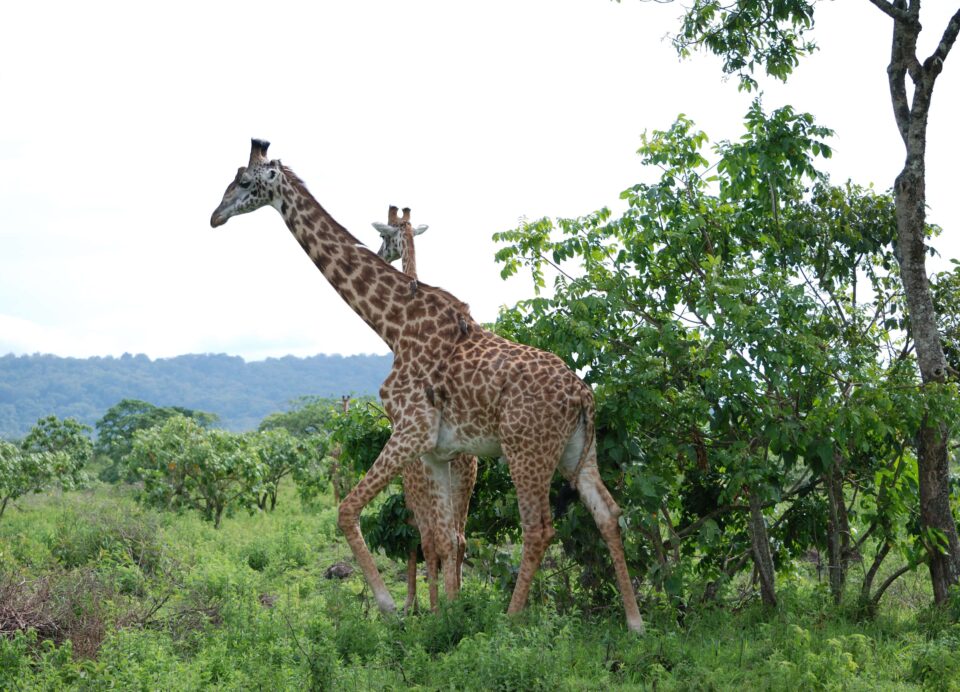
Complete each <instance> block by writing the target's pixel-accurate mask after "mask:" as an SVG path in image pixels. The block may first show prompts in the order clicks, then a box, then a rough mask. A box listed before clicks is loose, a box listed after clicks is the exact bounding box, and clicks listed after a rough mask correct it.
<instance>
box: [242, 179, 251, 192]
mask: <svg viewBox="0 0 960 692" xmlns="http://www.w3.org/2000/svg"><path fill="white" fill-rule="evenodd" d="M250 182H251V181H250V179H249V178H244V179H243V180H241V181H240V183H239V185H240V187H242V188H243V189H244V190H246V189H247V188H248V187H250Z"/></svg>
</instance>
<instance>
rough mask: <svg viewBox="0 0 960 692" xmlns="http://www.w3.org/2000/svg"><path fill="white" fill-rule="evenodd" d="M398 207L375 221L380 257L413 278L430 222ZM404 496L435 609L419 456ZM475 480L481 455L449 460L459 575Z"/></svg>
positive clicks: (413, 562)
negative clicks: (418, 239) (420, 222)
mask: <svg viewBox="0 0 960 692" xmlns="http://www.w3.org/2000/svg"><path fill="white" fill-rule="evenodd" d="M397 211H398V209H397V208H396V207H393V206H392V207H390V208H389V209H388V210H387V223H385V224H383V223H374V224H373V227H374V228H376V229H377V231H378V232H379V233H380V236H381V237H382V238H383V242H382V243H381V245H380V249H379V250H378V251H377V256H378V257H380V258H381V259H383V260H384V261H385V262H387V263H388V264H392V263H393V262H396V261H397V260H398V259H399V260H400V261H401V266H402V267H403V273H404V274H406V275H407V276H409V277H410V278H411V279H413V280H414V281H418V280H419V277H418V276H417V249H416V245H415V243H414V240H413V238H414V236H417V235H420V234H421V233H423V232H424V231H426V230H427V227H426V226H417V227H416V228H414V226H413V224H412V223H410V208H409V207H404V209H403V216H402V217H401V216H399V215H398V214H397ZM402 482H403V496H404V499H405V500H406V504H407V508H408V509H409V510H410V511H411V512H412V513H413V519H414V521H413V524H414V526H416V527H417V531H419V532H420V547H421V548H422V549H423V561H424V562H425V563H426V566H427V583H428V584H429V589H430V607H431V608H433V609H436V608H437V603H438V593H437V571H438V562H439V561H440V559H439V557H438V556H437V552H436V549H435V547H434V542H435V541H434V534H435V532H436V529H435V527H434V526H433V524H432V521H433V519H432V510H431V508H432V506H433V504H434V502H435V499H434V497H433V491H432V488H431V481H430V478H429V476H428V475H427V462H425V461H423V460H418V461H415V462H411V463H410V464H407V466H406V467H405V468H404V469H403V481H402ZM476 482H477V457H475V456H473V455H470V454H458V455H457V456H455V457H454V458H453V459H451V460H450V490H451V492H452V493H453V497H452V502H453V518H454V523H455V528H456V531H457V564H456V569H457V578H458V580H459V579H460V577H461V575H462V574H463V558H464V554H465V553H466V547H467V540H466V525H467V514H468V512H469V510H470V495H471V494H473V486H474V484H475V483H476ZM416 604H417V549H416V548H414V549H413V550H412V551H410V555H409V556H408V557H407V600H406V603H404V606H403V609H404V611H409V610H410V609H411V608H415V607H416Z"/></svg>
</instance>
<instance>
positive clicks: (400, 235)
mask: <svg viewBox="0 0 960 692" xmlns="http://www.w3.org/2000/svg"><path fill="white" fill-rule="evenodd" d="M373 227H374V228H376V229H377V230H378V231H379V232H380V237H381V238H383V242H382V243H381V244H380V249H379V250H378V251H377V254H378V255H379V256H380V257H382V258H383V259H384V261H386V262H396V261H397V260H398V259H400V258H401V257H403V245H404V243H405V242H406V234H407V233H410V234H411V236H410V237H411V238H412V237H413V236H415V235H420V234H421V233H423V232H424V231H425V230H427V228H429V226H416V227H414V226H413V225H412V224H411V223H410V208H409V207H404V209H403V216H402V217H401V216H398V215H397V208H396V207H393V206H392V207H390V210H389V212H388V214H387V223H377V222H374V223H373Z"/></svg>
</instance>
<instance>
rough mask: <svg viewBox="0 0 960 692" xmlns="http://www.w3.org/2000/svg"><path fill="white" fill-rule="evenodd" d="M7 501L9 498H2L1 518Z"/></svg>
mask: <svg viewBox="0 0 960 692" xmlns="http://www.w3.org/2000/svg"><path fill="white" fill-rule="evenodd" d="M9 501H10V497H9V496H7V497H5V498H3V504H0V517H2V516H3V512H4V510H6V509H7V503H8V502H9Z"/></svg>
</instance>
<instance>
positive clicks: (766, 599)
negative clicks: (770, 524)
mask: <svg viewBox="0 0 960 692" xmlns="http://www.w3.org/2000/svg"><path fill="white" fill-rule="evenodd" d="M762 505H763V503H762V502H761V500H760V495H759V494H758V493H757V492H755V491H754V490H753V489H751V490H750V521H749V526H750V545H751V546H752V553H753V563H754V565H756V568H757V575H758V576H759V577H760V597H761V599H762V600H763V604H764V605H767V606H771V607H774V606H776V605H777V592H776V584H775V580H774V571H773V556H772V555H771V553H770V537H769V535H768V534H767V523H766V521H765V520H764V518H763V507H762Z"/></svg>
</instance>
